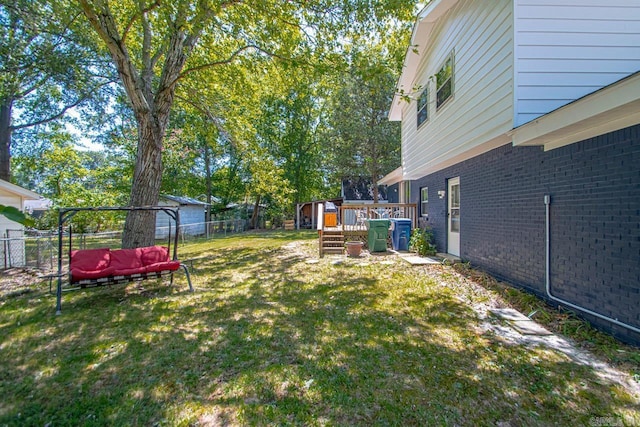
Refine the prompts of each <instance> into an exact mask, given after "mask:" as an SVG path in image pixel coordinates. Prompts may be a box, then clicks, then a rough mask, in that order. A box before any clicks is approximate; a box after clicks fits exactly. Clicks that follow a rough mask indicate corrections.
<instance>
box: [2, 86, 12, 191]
mask: <svg viewBox="0 0 640 427" xmlns="http://www.w3.org/2000/svg"><path fill="white" fill-rule="evenodd" d="M12 104H13V100H12V99H10V98H7V99H2V102H1V103H0V179H4V180H5V181H7V182H9V181H10V180H11V107H12Z"/></svg>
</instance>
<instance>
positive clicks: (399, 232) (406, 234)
mask: <svg viewBox="0 0 640 427" xmlns="http://www.w3.org/2000/svg"><path fill="white" fill-rule="evenodd" d="M410 238H411V220H410V219H409V218H393V219H392V220H391V246H393V250H394V251H408V250H409V239H410Z"/></svg>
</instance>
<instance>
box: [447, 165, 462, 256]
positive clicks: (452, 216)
mask: <svg viewBox="0 0 640 427" xmlns="http://www.w3.org/2000/svg"><path fill="white" fill-rule="evenodd" d="M447 193H448V194H449V201H448V203H447V252H449V253H450V254H451V255H455V256H460V177H456V178H451V179H449V184H448V191H447Z"/></svg>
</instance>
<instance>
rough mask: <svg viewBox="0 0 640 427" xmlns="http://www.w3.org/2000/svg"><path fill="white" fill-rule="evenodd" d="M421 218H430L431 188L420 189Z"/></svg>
mask: <svg viewBox="0 0 640 427" xmlns="http://www.w3.org/2000/svg"><path fill="white" fill-rule="evenodd" d="M420 216H422V217H425V218H428V217H429V187H422V188H421V189H420Z"/></svg>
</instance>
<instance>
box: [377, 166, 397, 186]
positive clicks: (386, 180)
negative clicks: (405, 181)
mask: <svg viewBox="0 0 640 427" xmlns="http://www.w3.org/2000/svg"><path fill="white" fill-rule="evenodd" d="M401 181H402V166H400V167H399V168H397V169H394V170H393V171H391V172H389V173H388V174H386V175H385V176H383V177H382V179H380V180H379V181H378V185H393V184H397V183H399V182H401Z"/></svg>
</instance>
